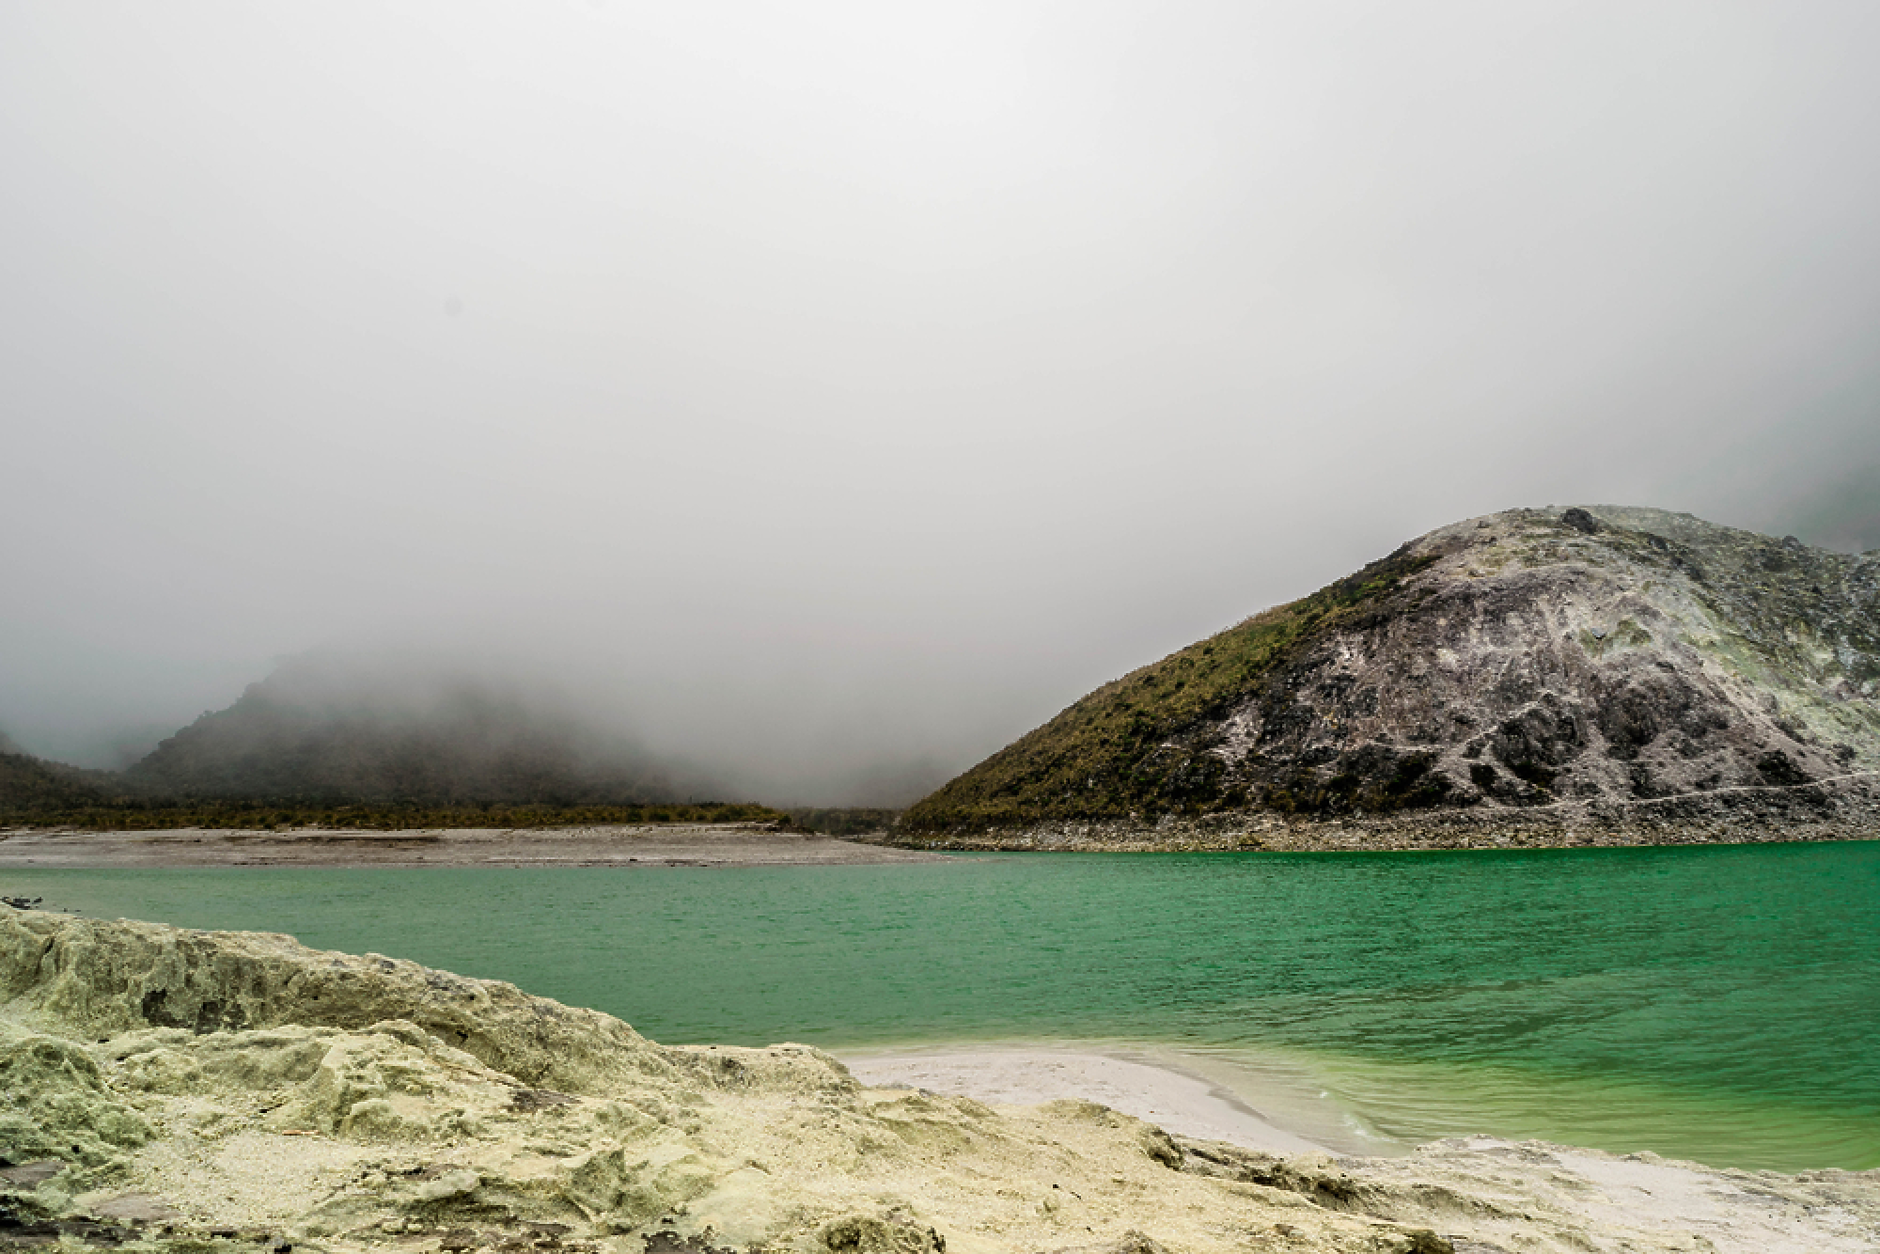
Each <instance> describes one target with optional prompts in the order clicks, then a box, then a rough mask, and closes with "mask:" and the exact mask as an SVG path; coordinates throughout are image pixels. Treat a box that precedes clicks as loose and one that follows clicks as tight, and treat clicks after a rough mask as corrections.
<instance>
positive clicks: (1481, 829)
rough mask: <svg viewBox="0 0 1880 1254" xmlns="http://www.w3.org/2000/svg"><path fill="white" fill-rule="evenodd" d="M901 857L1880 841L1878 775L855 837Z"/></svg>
mask: <svg viewBox="0 0 1880 1254" xmlns="http://www.w3.org/2000/svg"><path fill="white" fill-rule="evenodd" d="M862 839H866V840H869V841H871V842H873V843H878V844H881V845H884V846H890V847H894V848H900V849H923V850H948V851H955V852H982V853H990V852H996V851H1006V850H1009V851H1036V852H1069V853H1177V852H1180V853H1203V852H1248V853H1252V852H1267V853H1356V852H1377V853H1384V852H1413V851H1423V850H1430V851H1436V850H1451V849H1584V848H1624V847H1637V846H1655V845H1746V844H1792V843H1815V842H1821V841H1844V840H1880V772H1873V771H1861V772H1854V773H1851V774H1848V775H1844V776H1838V777H1836V778H1833V779H1825V780H1817V781H1814V782H1812V783H1808V784H1796V785H1779V786H1778V785H1771V786H1767V787H1763V786H1757V787H1741V788H1731V789H1718V790H1717V791H1715V792H1710V793H1682V794H1678V795H1675V796H1669V797H1642V798H1610V797H1601V798H1593V799H1588V800H1570V801H1556V802H1551V803H1548V804H1546V805H1535V806H1520V807H1515V806H1494V807H1487V806H1472V807H1468V808H1462V809H1435V810H1412V811H1398V812H1395V813H1390V814H1356V813H1354V814H1349V815H1343V816H1339V817H1328V818H1311V817H1304V816H1300V815H1293V814H1281V813H1277V812H1274V811H1265V810H1240V811H1226V812H1222V813H1218V814H1206V815H1199V816H1177V815H1165V816H1162V817H1161V818H1155V819H1143V818H1084V819H1069V818H1066V819H1044V820H1039V821H1037V822H1029V823H1026V822H1014V823H1009V824H990V825H987V826H983V827H978V826H966V825H961V826H953V827H935V828H933V829H931V830H924V831H912V830H910V831H898V832H886V833H882V834H879V835H875V836H869V837H864V838H862Z"/></svg>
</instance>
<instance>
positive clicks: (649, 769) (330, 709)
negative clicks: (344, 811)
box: [0, 653, 714, 822]
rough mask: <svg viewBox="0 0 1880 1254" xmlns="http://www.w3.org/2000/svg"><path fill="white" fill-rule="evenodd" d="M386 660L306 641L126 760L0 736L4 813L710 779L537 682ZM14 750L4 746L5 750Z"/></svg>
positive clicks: (590, 795)
mask: <svg viewBox="0 0 1880 1254" xmlns="http://www.w3.org/2000/svg"><path fill="white" fill-rule="evenodd" d="M405 661H406V664H404V665H401V664H399V661H398V660H397V659H393V660H387V659H383V658H362V657H358V656H351V655H342V654H326V653H315V654H309V655H304V656H302V657H299V658H295V659H291V660H289V661H287V662H285V663H283V664H282V665H281V666H279V667H278V668H277V669H276V670H275V671H274V672H273V673H272V674H270V675H269V676H268V677H267V678H266V679H264V680H262V681H261V682H259V683H255V684H251V685H249V687H248V689H247V690H246V691H245V692H243V693H242V695H241V697H240V698H239V699H237V700H236V701H235V702H234V703H233V704H231V705H230V706H228V707H227V708H226V709H222V710H219V711H211V712H206V713H204V714H203V715H202V716H201V717H200V718H198V719H197V720H196V721H195V722H193V723H191V724H190V725H189V726H187V727H184V728H182V729H181V730H179V731H178V732H176V733H175V734H174V735H172V736H170V737H169V738H167V739H165V740H164V741H163V742H162V743H161V744H160V745H158V747H157V748H156V749H155V750H154V751H152V752H151V753H150V754H149V755H147V756H146V757H144V758H143V759H142V760H140V761H138V762H137V763H135V764H134V765H132V766H131V767H130V768H128V769H127V770H125V771H122V772H110V771H96V770H81V769H79V768H76V767H70V766H65V765H63V764H60V763H56V762H47V761H44V760H41V759H39V758H35V757H32V756H30V755H27V754H25V753H23V752H20V751H19V750H18V746H17V745H11V744H10V742H9V745H8V746H6V747H5V748H0V813H5V814H8V815H11V816H13V817H15V818H19V819H30V818H32V817H33V816H36V815H53V814H70V815H77V816H78V819H77V821H80V822H83V821H84V816H83V815H82V814H81V813H80V812H83V811H87V810H95V809H99V808H105V809H109V808H112V807H118V808H123V807H132V808H144V809H148V808H149V807H150V806H153V805H187V806H198V807H200V806H202V805H207V806H208V807H209V811H208V812H207V813H211V814H213V813H214V812H217V811H218V810H226V809H227V808H228V806H230V805H241V804H256V805H276V806H286V807H290V808H292V807H298V808H301V809H303V810H304V809H322V808H326V809H332V808H343V807H361V806H363V807H372V808H377V809H381V810H382V809H384V808H386V807H391V808H394V809H397V808H404V809H406V810H413V809H417V810H424V811H438V810H452V809H455V810H463V809H475V808H490V807H499V808H514V807H551V808H555V807H559V808H564V809H566V808H578V807H635V806H640V807H643V806H648V805H668V804H672V803H683V802H690V801H691V800H693V799H694V798H705V797H708V796H709V795H710V793H711V791H712V790H713V787H714V786H713V784H712V782H711V781H710V780H708V779H705V778H704V777H702V776H700V775H698V774H697V773H691V772H687V771H685V770H684V769H683V768H674V767H671V766H669V765H667V764H665V763H663V762H661V761H659V760H658V759H656V758H655V757H654V756H653V755H652V754H650V753H648V752H647V751H645V750H644V749H643V748H642V747H641V746H639V745H638V744H636V743H633V742H632V741H630V740H627V739H625V738H623V737H620V736H617V735H614V736H610V735H606V734H603V733H601V732H599V731H596V730H595V729H593V728H592V727H589V726H587V725H585V724H583V723H581V722H580V721H579V720H577V719H575V718H574V717H572V716H570V715H567V714H564V713H561V712H560V711H559V710H558V709H557V707H556V706H555V705H554V704H553V703H552V702H549V701H546V700H543V699H542V698H541V697H540V696H539V695H538V694H530V696H529V697H527V698H526V699H525V697H524V695H523V694H522V693H520V692H519V691H517V690H514V689H509V688H505V687H502V686H500V685H497V684H494V683H491V682H487V681H483V680H479V679H478V678H476V677H474V676H465V675H456V674H452V673H449V672H447V671H443V670H440V669H436V668H426V667H424V666H423V665H422V664H411V663H410V661H409V660H408V659H407V660H405ZM8 749H10V750H11V751H10V752H9V751H7V750H8Z"/></svg>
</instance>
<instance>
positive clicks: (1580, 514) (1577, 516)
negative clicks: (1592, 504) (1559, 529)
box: [1560, 505, 1599, 536]
mask: <svg viewBox="0 0 1880 1254" xmlns="http://www.w3.org/2000/svg"><path fill="white" fill-rule="evenodd" d="M1560 521H1561V522H1563V523H1565V524H1566V525H1567V526H1569V527H1571V528H1573V529H1574V530H1575V531H1579V532H1584V533H1585V534H1587V535H1589V536H1590V535H1592V534H1593V533H1594V532H1595V531H1598V530H1599V520H1598V519H1596V518H1594V517H1593V516H1592V515H1591V514H1589V513H1587V512H1586V511H1585V510H1583V509H1581V508H1580V507H1579V506H1577V505H1575V506H1574V507H1573V508H1572V509H1570V510H1568V511H1567V512H1566V513H1564V514H1562V515H1561V516H1560Z"/></svg>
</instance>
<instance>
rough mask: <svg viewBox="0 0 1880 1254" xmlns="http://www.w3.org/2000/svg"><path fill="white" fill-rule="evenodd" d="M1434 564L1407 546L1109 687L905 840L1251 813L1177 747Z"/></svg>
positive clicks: (986, 772)
mask: <svg viewBox="0 0 1880 1254" xmlns="http://www.w3.org/2000/svg"><path fill="white" fill-rule="evenodd" d="M1436 558H1437V554H1435V553H1424V554H1419V555H1412V554H1411V552H1410V546H1409V545H1405V546H1403V547H1402V548H1400V549H1398V550H1397V551H1396V552H1395V553H1392V554H1391V555H1390V556H1389V557H1385V558H1382V559H1380V560H1378V561H1375V562H1372V563H1371V564H1370V565H1369V566H1366V567H1365V568H1364V569H1363V570H1361V571H1359V572H1358V573H1357V574H1355V575H1350V576H1348V577H1346V578H1344V579H1341V580H1339V581H1338V582H1336V583H1333V584H1331V585H1329V586H1327V587H1325V588H1321V589H1320V590H1319V591H1317V592H1315V593H1313V594H1312V595H1310V596H1308V597H1304V598H1302V599H1300V600H1298V601H1294V602H1292V603H1291V604H1289V605H1282V606H1278V607H1276V608H1274V609H1270V610H1267V611H1265V612H1264V613H1261V614H1256V615H1255V616H1254V617H1252V618H1249V619H1247V620H1246V621H1245V622H1243V623H1240V624H1239V625H1237V626H1234V627H1230V628H1228V629H1227V630H1226V631H1223V632H1221V633H1220V634H1219V635H1216V636H1212V637H1210V638H1208V639H1206V640H1203V641H1201V642H1200V643H1198V644H1193V645H1190V646H1189V647H1187V648H1186V649H1182V650H1181V651H1179V652H1177V653H1173V654H1170V655H1169V656H1168V657H1166V658H1163V659H1162V660H1161V661H1159V662H1156V663H1154V664H1152V665H1149V666H1145V667H1143V668H1142V669H1140V670H1137V671H1133V672H1131V673H1130V674H1128V675H1125V676H1124V677H1123V678H1121V679H1118V680H1115V681H1114V682H1112V683H1108V684H1105V685H1104V686H1103V687H1101V688H1099V689H1097V690H1096V691H1095V692H1093V693H1091V694H1090V695H1089V696H1087V697H1085V698H1084V699H1083V700H1081V701H1079V702H1077V704H1075V705H1073V706H1071V707H1070V708H1069V709H1068V710H1065V711H1064V712H1063V713H1062V714H1060V715H1058V716H1057V717H1056V718H1054V719H1052V720H1051V721H1050V722H1049V723H1046V724H1045V725H1044V726H1043V727H1040V728H1038V729H1037V730H1036V731H1033V732H1031V733H1030V734H1029V735H1026V736H1024V737H1023V738H1021V739H1020V740H1018V741H1016V742H1014V743H1013V744H1011V745H1009V746H1007V747H1006V748H1004V749H1001V750H1000V751H999V752H998V753H995V754H993V755H992V756H991V757H990V758H987V759H986V760H985V761H984V762H982V763H980V764H979V765H978V766H976V767H974V768H973V769H972V770H970V771H968V772H966V773H965V774H964V775H961V776H960V777H958V778H957V779H955V780H953V781H952V782H951V783H949V784H947V785H946V786H945V787H943V788H941V789H940V790H939V791H938V792H935V793H933V794H932V795H931V796H929V797H927V798H926V799H924V800H922V801H920V802H919V803H917V804H916V805H914V806H913V807H912V808H910V809H909V810H908V811H907V812H906V814H905V815H904V816H903V817H902V820H901V824H900V826H901V828H902V829H903V830H912V831H934V830H940V829H946V828H966V829H980V828H987V827H996V826H1001V825H1009V824H1017V823H1022V822H1036V821H1038V820H1040V819H1086V818H1123V817H1130V816H1146V815H1150V814H1157V813H1190V814H1192V813H1205V812H1207V811H1211V810H1218V809H1231V808H1235V807H1237V806H1240V805H1244V804H1246V801H1247V798H1246V797H1245V796H1243V795H1241V794H1240V793H1239V792H1238V791H1237V790H1235V789H1232V788H1225V787H1223V786H1222V779H1221V776H1222V775H1223V773H1224V764H1223V763H1222V762H1221V760H1220V759H1219V758H1218V757H1215V756H1214V755H1212V754H1209V753H1207V752H1206V746H1205V745H1175V746H1170V745H1169V742H1171V741H1176V740H1179V739H1180V738H1181V737H1182V736H1183V735H1184V734H1187V733H1190V732H1192V731H1193V730H1194V729H1195V728H1196V727H1197V726H1198V725H1202V724H1206V723H1208V722H1210V721H1212V720H1216V719H1219V718H1220V717H1221V716H1222V715H1224V714H1225V713H1226V711H1227V710H1228V709H1229V708H1231V707H1232V706H1233V705H1235V704H1236V703H1238V702H1239V701H1241V700H1242V699H1244V698H1245V697H1247V696H1248V695H1250V694H1251V693H1253V692H1254V691H1255V690H1256V689H1257V688H1259V686H1260V685H1261V683H1262V682H1263V681H1264V680H1265V679H1267V677H1268V676H1269V675H1271V674H1272V673H1273V671H1274V670H1275V668H1277V667H1279V666H1281V665H1282V664H1283V663H1284V662H1285V661H1286V660H1287V659H1289V658H1291V657H1292V656H1294V655H1295V654H1296V653H1297V651H1298V650H1299V649H1300V648H1301V647H1302V646H1304V645H1306V644H1308V643H1309V642H1311V641H1312V640H1314V639H1316V638H1317V637H1318V636H1319V635H1320V634H1322V633H1323V632H1325V631H1327V630H1330V629H1331V628H1333V627H1335V626H1351V627H1355V626H1362V625H1364V624H1365V623H1366V622H1367V621H1368V620H1369V618H1370V616H1373V615H1380V614H1382V613H1383V612H1384V608H1383V605H1382V602H1383V601H1384V600H1386V599H1387V598H1388V597H1389V596H1390V595H1391V594H1392V593H1394V592H1396V591H1397V590H1398V588H1399V587H1400V586H1401V584H1402V583H1403V581H1404V580H1405V579H1407V578H1408V577H1410V576H1411V575H1414V574H1415V573H1416V572H1418V571H1420V570H1422V569H1424V568H1425V567H1427V566H1429V565H1430V564H1431V563H1432V562H1434V561H1435V560H1436ZM1414 782H1415V781H1414V780H1412V781H1410V784H1411V787H1412V788H1413V786H1414Z"/></svg>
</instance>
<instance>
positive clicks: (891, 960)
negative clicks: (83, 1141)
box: [0, 843, 1880, 1169]
mask: <svg viewBox="0 0 1880 1254" xmlns="http://www.w3.org/2000/svg"><path fill="white" fill-rule="evenodd" d="M0 889H3V890H5V891H8V892H14V891H24V892H27V893H28V894H29V895H40V894H43V895H44V896H45V897H46V898H47V900H48V902H49V903H51V902H58V903H59V904H62V905H66V906H72V907H76V908H78V909H79V910H81V911H83V912H85V913H88V914H102V915H120V914H121V915H130V916H135V917H141V918H152V919H158V920H162V921H166V922H172V923H181V924H186V925H190V926H197V927H226V928H260V929H264V930H272V931H287V932H291V933H294V934H295V935H297V936H299V937H300V938H301V939H302V940H303V941H305V942H307V943H308V944H312V945H316V946H320V947H326V948H335V949H346V950H351V951H355V952H357V951H365V950H376V951H379V952H383V953H390V954H397V955H400V956H403V957H410V958H414V959H416V960H417V961H420V962H424V963H427V964H430V965H433V966H440V967H445V968H448V969H451V970H455V971H461V972H464V973H466V974H472V975H482V976H491V977H496V978H501V979H507V980H512V981H514V982H516V983H518V984H521V985H523V986H524V987H527V988H529V989H531V990H532V991H535V992H539V993H542V994H544V995H547V996H551V997H555V998H559V999H561V1000H563V1001H569V1002H574V1003H577V1004H583V1005H591V1006H597V1007H599V1008H601V1009H604V1010H607V1011H610V1012H612V1013H614V1014H617V1015H620V1016H621V1017H622V1018H625V1019H627V1020H628V1021H629V1022H631V1023H633V1024H634V1025H635V1026H636V1027H638V1028H639V1029H640V1030H642V1031H644V1032H645V1033H647V1034H648V1035H650V1036H652V1037H655V1038H656V1039H659V1040H665V1041H672V1042H683V1041H708V1040H712V1041H725V1042H737V1043H747V1044H761V1043H765V1042H770V1041H777V1040H798V1041H807V1042H810V1043H813V1044H819V1045H825V1046H830V1047H843V1048H856V1047H864V1046H881V1045H896V1044H908V1043H914V1042H939V1041H974V1040H999V1039H1019V1038H1023V1039H1032V1040H1040V1039H1051V1040H1066V1041H1089V1040H1108V1041H1125V1042H1131V1043H1134V1044H1137V1045H1140V1046H1149V1047H1159V1048H1166V1049H1174V1050H1179V1051H1182V1053H1183V1055H1184V1056H1185V1057H1187V1058H1188V1059H1189V1061H1190V1063H1191V1064H1192V1065H1193V1066H1194V1067H1199V1068H1203V1069H1206V1068H1219V1069H1221V1070H1220V1074H1218V1075H1217V1076H1216V1077H1215V1078H1217V1080H1219V1081H1220V1082H1222V1083H1224V1084H1226V1085H1227V1086H1228V1087H1230V1088H1233V1089H1235V1090H1236V1091H1238V1092H1241V1093H1242V1095H1243V1097H1245V1098H1247V1100H1249V1102H1250V1104H1253V1105H1255V1106H1256V1107H1258V1106H1260V1105H1261V1103H1262V1101H1267V1102H1269V1104H1270V1102H1271V1101H1272V1100H1276V1098H1277V1095H1279V1094H1281V1093H1282V1092H1287V1093H1290V1092H1294V1091H1295V1090H1298V1091H1304V1090H1309V1089H1312V1088H1313V1087H1314V1086H1317V1091H1315V1092H1313V1093H1312V1094H1311V1097H1312V1098H1316V1097H1317V1093H1318V1092H1323V1093H1325V1094H1326V1095H1327V1099H1326V1100H1327V1101H1329V1102H1330V1103H1331V1104H1332V1105H1333V1107H1335V1108H1336V1109H1337V1110H1338V1111H1340V1112H1341V1118H1343V1119H1345V1120H1348V1121H1349V1122H1348V1123H1347V1124H1346V1125H1345V1126H1346V1127H1347V1128H1348V1129H1349V1131H1350V1133H1351V1135H1352V1136H1354V1137H1359V1138H1363V1137H1367V1136H1369V1137H1376V1138H1381V1139H1382V1140H1384V1141H1388V1142H1401V1143H1409V1142H1415V1141H1419V1140H1427V1139H1430V1138H1432V1137H1436V1136H1446V1135H1460V1134H1466V1133H1471V1132H1491V1133H1497V1134H1501V1135H1507V1136H1517V1137H1520V1136H1538V1137H1545V1138H1548V1139H1552V1140H1563V1141H1569V1142H1574V1143H1579V1144H1587V1145H1596V1146H1601V1147H1604V1148H1610V1149H1615V1150H1627V1151H1629V1150H1639V1149H1650V1150H1655V1151H1657V1152H1659V1153H1663V1154H1667V1155H1676V1156H1680V1157H1691V1158H1697V1159H1700V1160H1703V1161H1708V1162H1712V1163H1717V1164H1721V1165H1733V1166H1746V1167H1782V1168H1788V1169H1797V1168H1803V1167H1822V1166H1842V1167H1871V1166H1880V1051H1874V1050H1872V1049H1871V1042H1872V1041H1874V1040H1876V1039H1880V926H1876V925H1877V924H1880V845H1876V844H1873V843H1848V844H1835V845H1771V846H1733V847H1727V848H1715V849H1629V850H1626V849H1621V850H1571V851H1548V852H1486V851H1485V852H1480V853H1455V854H1376V855H1271V854H1198V855H1120V856H1119V855H1111V856H1102V855H1083V856H1078V855H998V856H990V857H976V858H960V859H956V860H950V861H947V862H944V863H938V864H916V865H901V866H863V867H794V868H792V867H780V868H746V869H737V870H724V869H670V868H668V869H651V868H648V869H640V870H611V869H608V870H599V869H597V870H583V869H567V868H561V869H534V870H515V869H488V870H473V869H460V868H439V869H435V870H372V871H366V870H351V871H348V870H323V871H307V870H285V869H249V868H223V869H216V870H176V871H162V872H152V871H60V872H34V873H27V874H22V873H18V872H7V873H5V883H0ZM1282 1074H1283V1075H1287V1076H1295V1077H1300V1076H1303V1077H1306V1078H1305V1079H1303V1080H1300V1081H1299V1082H1298V1083H1297V1084H1296V1085H1294V1086H1293V1088H1291V1089H1287V1088H1285V1086H1283V1085H1277V1086H1276V1084H1275V1083H1274V1079H1275V1077H1276V1076H1280V1075H1282ZM1287 1100H1290V1098H1289V1099H1287ZM1274 1113H1276V1115H1277V1114H1278V1112H1274ZM1296 1113H1297V1114H1298V1118H1300V1119H1304V1120H1307V1121H1311V1120H1313V1119H1323V1108H1320V1109H1319V1113H1318V1114H1317V1115H1314V1114H1311V1113H1305V1112H1303V1110H1302V1112H1296ZM1278 1117H1281V1118H1282V1119H1283V1118H1284V1116H1283V1115H1278ZM1354 1148H1355V1145H1354Z"/></svg>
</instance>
